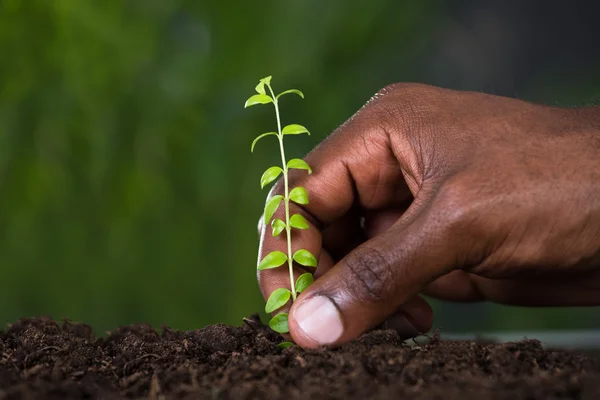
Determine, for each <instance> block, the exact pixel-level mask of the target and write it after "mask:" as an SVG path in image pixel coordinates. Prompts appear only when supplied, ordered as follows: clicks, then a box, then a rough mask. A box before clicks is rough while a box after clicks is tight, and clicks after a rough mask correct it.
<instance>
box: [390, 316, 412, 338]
mask: <svg viewBox="0 0 600 400" xmlns="http://www.w3.org/2000/svg"><path fill="white" fill-rule="evenodd" d="M384 327H385V328H387V329H393V330H395V331H396V332H398V335H399V336H400V337H401V338H402V339H410V338H413V337H415V336H418V335H419V331H417V328H415V326H414V325H413V324H411V323H410V322H409V321H408V319H407V318H406V317H405V316H404V315H402V314H394V315H392V316H391V317H390V318H389V319H388V320H387V321H386V323H385V324H384Z"/></svg>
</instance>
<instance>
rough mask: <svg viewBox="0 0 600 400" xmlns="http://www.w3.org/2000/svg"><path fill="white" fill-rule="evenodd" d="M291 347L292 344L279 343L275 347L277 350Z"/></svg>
mask: <svg viewBox="0 0 600 400" xmlns="http://www.w3.org/2000/svg"><path fill="white" fill-rule="evenodd" d="M293 345H294V343H292V342H281V343H279V344H278V345H277V348H278V349H281V350H284V349H287V348H288V347H292V346H293Z"/></svg>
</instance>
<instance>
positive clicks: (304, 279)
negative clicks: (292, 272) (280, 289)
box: [296, 272, 315, 293]
mask: <svg viewBox="0 0 600 400" xmlns="http://www.w3.org/2000/svg"><path fill="white" fill-rule="evenodd" d="M314 281H315V278H313V276H312V274H310V273H308V272H306V273H304V274H302V275H300V276H299V277H298V280H297V281H296V292H298V293H301V292H304V290H305V289H306V288H307V287H309V286H310V285H311V284H312V283H313V282H314Z"/></svg>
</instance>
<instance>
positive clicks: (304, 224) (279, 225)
mask: <svg viewBox="0 0 600 400" xmlns="http://www.w3.org/2000/svg"><path fill="white" fill-rule="evenodd" d="M290 226H291V227H292V228H296V229H309V228H310V226H309V225H308V221H307V220H306V218H304V217H303V216H302V215H300V214H294V215H292V216H291V217H290ZM271 228H272V232H273V237H275V236H279V234H280V233H281V232H283V230H284V229H285V222H283V220H280V219H279V218H275V219H274V220H273V222H271Z"/></svg>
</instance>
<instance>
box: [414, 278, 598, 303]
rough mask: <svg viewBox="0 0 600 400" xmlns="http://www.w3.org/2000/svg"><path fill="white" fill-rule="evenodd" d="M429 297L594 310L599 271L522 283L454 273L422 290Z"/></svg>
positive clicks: (520, 280) (530, 280)
mask: <svg viewBox="0 0 600 400" xmlns="http://www.w3.org/2000/svg"><path fill="white" fill-rule="evenodd" d="M424 293H426V294H427V295H429V296H432V297H435V298H438V299H442V300H448V301H456V302H473V301H482V300H486V301H493V302H495V303H499V304H506V305H519V306H534V307H537V306H546V307H549V306H596V305H598V304H600V271H591V272H588V273H583V274H582V273H579V274H577V275H564V276H561V277H556V276H553V277H536V278H528V279H525V278H522V279H490V278H485V277H482V276H478V275H475V274H469V273H467V272H464V271H453V272H451V273H449V274H447V275H445V276H442V277H440V278H438V279H437V280H436V281H434V282H432V283H431V284H430V285H428V286H427V288H426V289H425V290H424Z"/></svg>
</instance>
